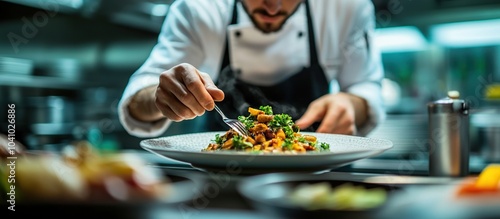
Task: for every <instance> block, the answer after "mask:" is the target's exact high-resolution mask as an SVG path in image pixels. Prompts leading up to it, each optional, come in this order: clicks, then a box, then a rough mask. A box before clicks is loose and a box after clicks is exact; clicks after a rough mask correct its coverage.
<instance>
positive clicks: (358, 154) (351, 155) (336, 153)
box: [140, 132, 393, 174]
mask: <svg viewBox="0 0 500 219" xmlns="http://www.w3.org/2000/svg"><path fill="white" fill-rule="evenodd" d="M224 133H225V132H204V133H196V134H183V135H175V136H168V137H161V138H155V139H148V140H143V141H141V142H140V145H141V147H142V148H144V149H145V150H147V151H150V152H152V153H155V154H158V155H160V156H164V157H168V158H171V159H174V160H178V161H182V162H187V163H190V164H191V165H192V166H193V167H195V168H199V169H203V170H217V171H225V172H227V173H229V174H240V173H264V172H289V171H295V172H302V171H306V172H310V171H324V170H330V169H333V168H336V167H340V166H343V165H346V164H348V163H350V162H353V161H356V160H359V159H363V158H367V157H372V156H375V155H378V154H380V153H382V152H384V151H386V150H388V149H390V148H392V145H393V144H392V142H391V141H389V140H383V139H375V138H366V137H358V136H350V135H335V134H323V133H314V132H301V133H302V134H308V135H313V136H316V137H317V139H318V142H326V143H329V144H330V151H329V152H328V151H327V152H314V153H306V154H260V155H257V154H250V153H245V152H232V151H215V152H202V151H201V150H202V149H204V148H206V147H207V146H208V144H209V143H210V142H211V141H212V139H215V135H216V134H221V135H222V134H224Z"/></svg>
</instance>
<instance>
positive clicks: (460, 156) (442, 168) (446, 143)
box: [427, 91, 470, 177]
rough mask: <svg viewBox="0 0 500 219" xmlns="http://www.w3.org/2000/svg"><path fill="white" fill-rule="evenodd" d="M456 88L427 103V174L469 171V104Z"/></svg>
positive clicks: (454, 173) (449, 175)
mask: <svg viewBox="0 0 500 219" xmlns="http://www.w3.org/2000/svg"><path fill="white" fill-rule="evenodd" d="M459 97H460V94H459V93H458V92H456V91H450V92H448V97H446V98H444V99H440V100H437V101H434V102H431V103H429V104H428V105H427V106H428V114H429V137H430V140H431V141H430V147H429V175H430V176H448V177H461V176H466V175H467V174H468V173H469V155H470V148H469V104H468V103H467V102H466V101H465V100H461V99H459Z"/></svg>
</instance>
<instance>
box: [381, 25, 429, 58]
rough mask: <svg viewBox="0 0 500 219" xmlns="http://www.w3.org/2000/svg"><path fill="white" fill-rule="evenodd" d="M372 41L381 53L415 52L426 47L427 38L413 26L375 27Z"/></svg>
mask: <svg viewBox="0 0 500 219" xmlns="http://www.w3.org/2000/svg"><path fill="white" fill-rule="evenodd" d="M374 43H375V45H376V46H377V47H378V48H379V49H380V51H381V52H382V53H393V52H415V51H422V50H425V49H427V40H426V39H425V37H424V35H423V34H422V32H420V30H419V29H418V28H416V27H413V26H402V27H389V28H379V29H376V30H375V38H374Z"/></svg>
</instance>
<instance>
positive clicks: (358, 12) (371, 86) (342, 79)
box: [338, 1, 386, 135]
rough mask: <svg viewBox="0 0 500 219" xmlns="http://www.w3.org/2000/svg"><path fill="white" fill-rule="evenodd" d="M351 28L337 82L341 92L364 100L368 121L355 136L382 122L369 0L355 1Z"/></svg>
mask: <svg viewBox="0 0 500 219" xmlns="http://www.w3.org/2000/svg"><path fill="white" fill-rule="evenodd" d="M357 2H358V4H357V6H358V7H356V9H355V11H354V13H352V14H353V16H355V18H353V26H352V27H351V29H350V31H349V36H348V38H347V40H346V42H345V44H344V45H342V49H343V50H342V53H343V64H342V69H341V74H339V78H338V82H339V85H340V90H341V91H343V92H347V93H351V94H354V95H357V96H360V97H362V98H364V99H365V100H366V101H367V104H368V121H367V122H366V123H365V124H364V125H363V126H362V127H358V132H359V133H358V135H367V134H368V133H369V132H370V131H372V130H373V129H374V128H375V127H376V125H377V124H379V123H380V122H382V121H383V120H384V119H385V116H386V114H385V110H384V106H383V99H382V88H381V83H382V79H383V77H384V70H383V67H382V62H381V57H380V52H379V50H378V49H377V48H376V47H375V46H374V45H373V35H374V30H375V15H374V7H373V4H372V3H371V2H370V1H357Z"/></svg>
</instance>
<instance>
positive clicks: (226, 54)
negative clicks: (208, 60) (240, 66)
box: [219, 1, 238, 72]
mask: <svg viewBox="0 0 500 219" xmlns="http://www.w3.org/2000/svg"><path fill="white" fill-rule="evenodd" d="M237 6H238V1H234V4H233V12H232V13H233V15H232V17H231V22H230V23H229V25H232V24H236V23H238V7H237ZM224 47H225V48H224V56H223V57H222V63H221V65H220V69H219V72H221V71H222V70H223V69H224V68H226V67H227V66H229V31H227V33H226V42H225V46H224Z"/></svg>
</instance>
